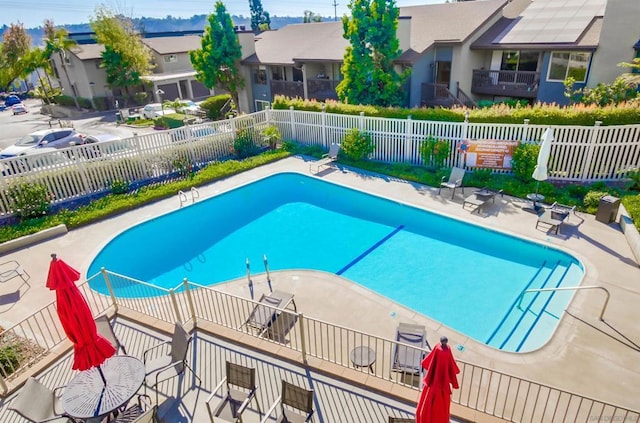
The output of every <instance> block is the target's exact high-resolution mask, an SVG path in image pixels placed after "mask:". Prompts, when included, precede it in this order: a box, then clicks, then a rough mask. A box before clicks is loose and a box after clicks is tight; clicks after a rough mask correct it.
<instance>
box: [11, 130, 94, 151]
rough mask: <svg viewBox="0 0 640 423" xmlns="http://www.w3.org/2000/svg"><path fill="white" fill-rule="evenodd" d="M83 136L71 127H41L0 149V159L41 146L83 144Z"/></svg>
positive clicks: (58, 146) (61, 146) (62, 146)
mask: <svg viewBox="0 0 640 423" xmlns="http://www.w3.org/2000/svg"><path fill="white" fill-rule="evenodd" d="M84 138H85V136H84V135H83V134H81V133H79V132H77V131H75V130H74V129H71V128H60V129H43V130H40V131H35V132H32V133H30V134H27V135H25V136H24V137H22V138H20V139H19V140H18V142H16V143H15V144H14V145H11V146H9V147H7V148H5V149H4V150H2V151H0V159H6V158H9V157H15V156H22V155H24V154H26V153H27V151H29V150H33V149H39V148H43V147H53V148H64V147H69V146H71V145H77V144H83V143H84Z"/></svg>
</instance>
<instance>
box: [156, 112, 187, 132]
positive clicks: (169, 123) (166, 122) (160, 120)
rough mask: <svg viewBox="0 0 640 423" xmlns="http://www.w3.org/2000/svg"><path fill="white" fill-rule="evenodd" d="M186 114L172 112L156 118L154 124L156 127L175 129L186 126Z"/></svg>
mask: <svg viewBox="0 0 640 423" xmlns="http://www.w3.org/2000/svg"><path fill="white" fill-rule="evenodd" d="M185 117H186V116H185V115H183V114H180V113H171V114H168V115H164V116H160V117H157V118H155V119H154V121H153V124H154V125H155V127H156V128H164V129H174V128H180V127H181V126H184V119H185Z"/></svg>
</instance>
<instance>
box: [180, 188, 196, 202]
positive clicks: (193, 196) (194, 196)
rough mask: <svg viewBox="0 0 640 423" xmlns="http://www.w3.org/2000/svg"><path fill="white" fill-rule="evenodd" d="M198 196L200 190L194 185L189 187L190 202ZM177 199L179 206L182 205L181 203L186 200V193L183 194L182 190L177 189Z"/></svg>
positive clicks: (194, 200)
mask: <svg viewBox="0 0 640 423" xmlns="http://www.w3.org/2000/svg"><path fill="white" fill-rule="evenodd" d="M199 198H200V191H198V189H197V188H196V187H191V204H193V203H195V202H196V200H197V199H199ZM178 200H179V201H180V207H182V205H183V204H184V203H186V202H187V201H188V200H187V194H185V193H184V191H182V190H180V191H178Z"/></svg>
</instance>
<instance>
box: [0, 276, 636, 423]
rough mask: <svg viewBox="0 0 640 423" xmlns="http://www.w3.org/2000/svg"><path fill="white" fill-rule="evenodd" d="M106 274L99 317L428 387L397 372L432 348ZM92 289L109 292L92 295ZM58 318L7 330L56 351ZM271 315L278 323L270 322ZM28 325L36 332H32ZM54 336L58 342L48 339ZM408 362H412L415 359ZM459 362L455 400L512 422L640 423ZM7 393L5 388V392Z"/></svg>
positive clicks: (96, 284)
mask: <svg viewBox="0 0 640 423" xmlns="http://www.w3.org/2000/svg"><path fill="white" fill-rule="evenodd" d="M101 275H102V276H103V279H104V282H103V281H102V280H101V278H100V274H96V275H94V276H93V277H92V278H91V280H90V282H89V284H86V283H85V284H82V285H81V287H82V290H83V292H84V294H85V296H86V297H87V298H88V300H89V303H90V304H91V308H92V310H93V312H94V314H96V315H97V314H100V313H102V312H104V310H106V309H108V308H109V307H110V306H113V307H114V308H115V310H116V311H117V310H118V309H119V308H127V309H130V310H133V311H135V312H138V313H142V314H144V315H147V316H151V317H153V318H156V319H158V320H161V321H165V322H168V323H174V322H175V321H180V322H182V323H185V322H189V321H190V322H193V323H194V325H195V326H196V327H197V326H198V322H199V321H206V322H211V323H214V324H217V325H220V326H222V327H225V328H228V329H232V330H235V331H238V332H242V333H244V334H247V335H249V336H253V337H256V338H259V339H261V340H263V341H266V342H271V343H274V344H277V345H279V346H280V347H281V348H285V349H290V350H293V351H296V352H298V353H300V354H301V356H302V361H303V362H306V361H307V358H308V357H315V358H317V359H320V360H323V361H328V362H331V363H334V364H336V365H338V366H342V367H345V368H351V369H354V368H355V369H356V370H358V371H360V372H363V373H365V374H366V375H368V376H372V377H376V378H379V379H383V380H387V381H389V382H391V383H393V384H399V385H404V386H407V387H410V388H413V389H416V390H418V389H420V388H421V386H420V381H421V378H422V376H423V375H422V374H420V373H413V372H412V371H402V370H400V371H399V370H398V369H397V368H394V363H395V362H396V360H395V357H396V356H397V354H398V353H399V351H402V354H405V356H406V357H410V356H414V355H415V354H417V355H418V356H424V354H426V353H427V352H428V350H423V349H419V348H415V346H412V345H410V344H401V343H399V342H398V340H394V339H389V338H384V337H380V336H375V335H371V334H367V333H364V332H361V331H358V330H354V329H350V328H348V327H345V326H340V325H337V324H334V323H330V322H326V321H322V320H319V319H314V318H312V317H308V316H305V315H303V313H301V312H300V310H296V309H295V307H294V306H292V305H289V306H288V307H287V308H286V309H281V308H277V307H273V306H271V305H269V304H266V303H259V302H258V301H255V300H252V299H248V298H243V297H239V296H237V295H233V294H230V293H226V292H223V291H220V290H218V289H215V288H212V287H207V286H202V285H198V284H195V283H191V282H188V281H187V280H185V281H184V282H183V284H181V285H180V286H177V287H176V288H173V289H164V288H159V287H156V286H154V285H152V284H149V283H145V282H142V281H138V280H135V279H131V278H128V277H126V276H123V275H119V274H115V273H112V272H109V271H105V270H103V271H102V272H101ZM89 285H91V287H93V288H95V289H98V291H99V292H101V293H97V292H94V291H92V290H91V289H89ZM105 290H106V291H108V293H107V292H105ZM54 314H55V312H54V311H53V306H52V305H50V306H48V307H46V308H45V309H43V310H41V311H39V312H37V313H35V314H34V315H33V316H32V317H29V318H28V319H26V320H25V321H24V322H22V323H20V324H18V325H16V326H15V327H13V328H11V329H10V330H8V331H7V333H10V334H19V335H20V336H26V337H27V338H29V339H30V340H33V341H34V342H36V343H37V344H38V345H40V346H41V347H42V350H43V351H48V350H50V349H51V348H52V346H53V345H56V344H58V343H59V342H61V341H62V340H63V339H64V334H63V333H62V332H61V331H60V330H58V331H57V332H56V334H55V336H51V335H50V330H51V329H48V328H47V327H48V326H51V327H57V326H59V323H58V322H57V318H56V317H55V316H54ZM269 315H271V316H273V319H266V320H265V319H264V318H263V317H264V316H269ZM40 316H46V318H45V321H44V322H43V323H44V324H40V323H37V322H39V320H42V318H41V317H40ZM252 316H253V317H256V316H258V321H259V322H262V323H264V324H265V326H264V327H259V326H256V325H255V324H251V323H252ZM25 328H28V332H27V331H25ZM39 333H42V335H40V334H39ZM49 338H52V340H51V341H48V339H49ZM400 346H402V348H399V347H400ZM356 347H365V348H368V349H370V350H372V351H373V352H374V357H375V359H374V362H373V363H371V364H370V365H367V363H365V364H364V365H361V366H359V367H354V362H353V358H352V356H351V351H353V349H354V348H356ZM406 357H405V360H404V361H405V362H408V361H409V360H407V358H406ZM458 365H459V367H460V375H459V376H458V379H459V385H460V389H457V390H454V392H453V393H452V401H453V402H455V403H457V404H460V405H463V406H465V407H468V408H470V409H473V410H477V411H480V412H482V413H486V414H489V415H492V416H496V417H499V418H501V419H504V420H506V421H509V422H518V423H537V422H584V423H589V422H592V421H605V420H606V419H607V418H611V417H612V416H613V417H614V418H615V419H617V420H619V421H624V422H636V423H638V422H640V411H638V410H632V409H630V408H627V407H622V406H618V405H614V404H609V403H607V402H604V401H600V400H596V399H592V398H589V397H586V396H584V395H580V394H577V393H573V392H569V391H566V390H563V389H559V388H556V387H553V386H549V385H544V384H541V383H537V382H534V381H532V380H527V379H524V378H520V377H517V376H513V375H509V374H506V373H502V372H499V371H495V370H492V369H488V368H486V367H481V366H477V365H475V364H472V363H467V362H465V361H463V360H458ZM5 378H6V377H5ZM3 385H4V386H5V387H6V385H5V384H4V382H3V381H2V380H0V388H1V387H2V386H3ZM5 389H6V388H5ZM1 391H2V390H1V389H0V395H1V394H2V392H1ZM607 416H609V417H607ZM606 421H609V420H606Z"/></svg>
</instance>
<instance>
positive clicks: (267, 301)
mask: <svg viewBox="0 0 640 423" xmlns="http://www.w3.org/2000/svg"><path fill="white" fill-rule="evenodd" d="M258 303H259V304H257V305H256V306H255V307H254V308H253V310H252V311H251V314H249V318H248V319H247V321H246V322H245V323H244V325H243V326H249V327H252V328H254V329H257V331H258V334H259V335H262V334H264V332H265V331H266V330H267V329H268V328H269V326H271V324H272V323H273V321H274V320H275V319H276V316H277V315H278V310H279V309H280V310H284V309H286V308H287V307H288V306H289V305H290V304H292V305H293V310H294V311H296V303H295V302H294V301H293V294H289V293H287V292H282V291H277V290H276V291H273V292H272V293H271V294H269V295H265V294H262V296H260V299H259V300H258Z"/></svg>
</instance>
